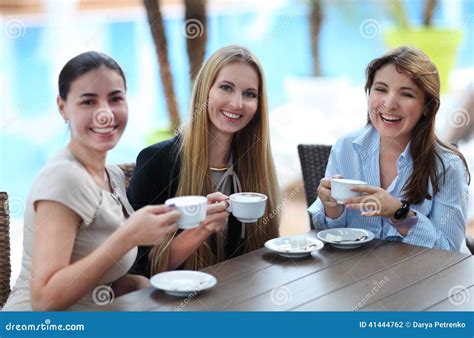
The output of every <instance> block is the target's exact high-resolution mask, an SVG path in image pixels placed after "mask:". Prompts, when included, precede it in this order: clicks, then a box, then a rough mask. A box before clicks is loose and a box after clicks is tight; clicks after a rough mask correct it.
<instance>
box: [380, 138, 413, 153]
mask: <svg viewBox="0 0 474 338" xmlns="http://www.w3.org/2000/svg"><path fill="white" fill-rule="evenodd" d="M409 142H410V140H409V139H404V140H401V139H399V138H393V137H380V153H381V154H382V153H384V154H392V155H396V156H397V158H398V157H399V156H400V154H401V153H402V152H403V151H404V150H405V148H406V146H407V145H408V143H409Z"/></svg>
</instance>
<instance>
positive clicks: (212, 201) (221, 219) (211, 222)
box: [201, 192, 229, 233]
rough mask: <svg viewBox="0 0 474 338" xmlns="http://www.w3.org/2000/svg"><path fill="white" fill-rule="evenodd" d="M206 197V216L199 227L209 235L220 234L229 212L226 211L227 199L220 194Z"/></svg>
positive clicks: (215, 193)
mask: <svg viewBox="0 0 474 338" xmlns="http://www.w3.org/2000/svg"><path fill="white" fill-rule="evenodd" d="M206 197H207V201H208V205H207V216H206V219H205V220H204V222H202V224H201V227H202V228H203V229H205V230H206V231H208V232H209V233H215V232H220V231H222V229H223V227H224V224H225V223H226V222H227V220H228V219H229V212H228V211H227V200H228V198H229V197H227V196H226V195H224V194H223V193H220V192H214V193H212V194H209V195H207V196H206Z"/></svg>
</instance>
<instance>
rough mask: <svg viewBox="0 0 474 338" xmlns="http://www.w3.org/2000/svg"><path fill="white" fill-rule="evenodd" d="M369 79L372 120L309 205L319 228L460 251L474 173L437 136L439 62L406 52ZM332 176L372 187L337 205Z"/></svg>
mask: <svg viewBox="0 0 474 338" xmlns="http://www.w3.org/2000/svg"><path fill="white" fill-rule="evenodd" d="M366 75H367V81H366V85H365V90H366V93H367V95H368V116H367V119H368V123H367V125H366V126H365V127H364V128H363V129H361V130H359V131H357V132H355V133H352V134H350V135H347V136H345V137H343V138H341V139H339V140H338V141H337V142H336V144H335V145H334V147H333V148H332V150H331V155H330V157H329V162H328V165H327V168H326V175H325V176H326V178H324V179H322V180H321V183H320V185H319V187H318V199H317V200H316V201H315V202H314V204H313V205H311V207H310V208H309V212H310V213H311V214H312V218H313V221H314V224H316V226H318V227H320V228H335V227H354V228H363V229H367V230H370V231H372V232H373V233H374V234H375V236H376V237H378V238H381V239H386V240H394V241H402V242H405V243H410V244H413V245H419V246H425V247H429V248H439V249H444V250H453V251H459V250H461V249H462V248H464V247H465V244H464V243H465V242H464V237H465V224H466V219H467V203H468V184H469V181H470V174H469V171H468V169H467V164H466V160H465V159H464V157H463V155H462V154H461V153H460V152H459V151H458V150H457V149H455V148H454V147H452V146H450V145H448V144H445V143H443V142H442V141H440V140H439V138H438V137H437V136H436V135H435V132H434V129H435V125H434V124H435V117H436V112H437V111H438V108H439V104H440V81H439V75H438V71H437V69H436V67H435V65H434V64H433V63H432V62H431V60H430V59H429V58H428V57H427V56H426V55H425V54H424V53H423V52H421V51H420V50H418V49H415V48H408V47H400V48H397V49H394V50H392V51H389V52H388V53H386V54H385V55H383V56H381V57H380V58H376V59H374V60H373V61H372V62H370V64H369V65H368V67H367V70H366ZM334 176H342V177H344V178H348V179H356V180H362V181H365V182H367V183H368V185H367V186H357V187H355V188H353V189H352V190H353V191H357V192H360V193H362V195H361V196H359V197H353V198H349V199H346V200H345V201H344V204H343V205H342V204H337V202H336V201H335V200H334V199H333V198H332V196H331V181H330V180H331V178H332V177H334ZM466 250H467V248H466ZM463 251H464V250H463Z"/></svg>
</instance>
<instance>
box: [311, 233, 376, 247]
mask: <svg viewBox="0 0 474 338" xmlns="http://www.w3.org/2000/svg"><path fill="white" fill-rule="evenodd" d="M317 236H318V238H319V239H320V240H322V241H323V242H325V243H328V244H330V245H331V246H333V247H335V248H338V249H354V248H358V247H359V246H361V245H362V244H364V243H368V242H370V241H371V240H373V239H374V237H375V235H374V233H373V232H372V231H369V230H364V229H357V228H332V229H326V230H322V231H320V232H319V233H318V235H317ZM359 238H362V239H361V240H357V239H359Z"/></svg>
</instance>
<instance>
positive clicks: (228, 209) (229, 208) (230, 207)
mask: <svg viewBox="0 0 474 338" xmlns="http://www.w3.org/2000/svg"><path fill="white" fill-rule="evenodd" d="M227 203H228V204H229V206H228V207H227V211H228V212H230V213H232V204H230V200H227Z"/></svg>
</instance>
